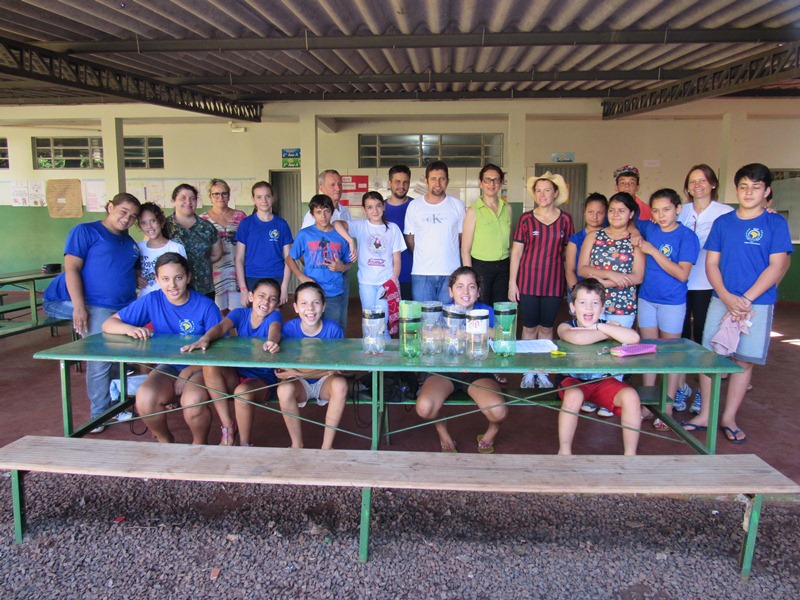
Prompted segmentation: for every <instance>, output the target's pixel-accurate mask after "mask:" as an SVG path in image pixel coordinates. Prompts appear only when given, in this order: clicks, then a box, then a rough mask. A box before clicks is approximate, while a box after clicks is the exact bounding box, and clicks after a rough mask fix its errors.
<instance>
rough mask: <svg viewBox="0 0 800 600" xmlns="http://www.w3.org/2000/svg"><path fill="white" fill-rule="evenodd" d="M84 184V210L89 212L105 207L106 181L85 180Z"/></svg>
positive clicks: (102, 209) (100, 210)
mask: <svg viewBox="0 0 800 600" xmlns="http://www.w3.org/2000/svg"><path fill="white" fill-rule="evenodd" d="M84 186H86V210H87V211H89V212H102V211H104V210H105V208H106V202H107V196H106V182H105V181H103V180H98V181H87V182H85V183H84Z"/></svg>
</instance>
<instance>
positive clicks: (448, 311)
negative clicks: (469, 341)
mask: <svg viewBox="0 0 800 600" xmlns="http://www.w3.org/2000/svg"><path fill="white" fill-rule="evenodd" d="M466 319H467V309H466V308H464V307H463V306H458V305H457V304H446V305H445V306H444V307H443V308H442V324H443V330H442V332H443V335H444V340H443V346H444V350H443V351H444V353H445V354H449V355H451V356H455V355H458V354H464V349H465V347H466V342H465V338H464V335H465V334H464V327H465V326H466Z"/></svg>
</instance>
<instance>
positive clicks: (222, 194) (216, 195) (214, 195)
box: [211, 192, 231, 198]
mask: <svg viewBox="0 0 800 600" xmlns="http://www.w3.org/2000/svg"><path fill="white" fill-rule="evenodd" d="M211 197H212V198H230V197H231V193H230V192H213V193H212V194H211Z"/></svg>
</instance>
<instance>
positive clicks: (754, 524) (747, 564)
mask: <svg viewBox="0 0 800 600" xmlns="http://www.w3.org/2000/svg"><path fill="white" fill-rule="evenodd" d="M763 499H764V496H763V495H761V494H756V495H755V496H751V497H750V502H749V503H748V505H747V509H746V510H745V512H744V522H743V523H742V526H743V527H744V531H745V538H744V544H743V545H742V554H741V556H740V557H739V566H740V567H741V568H742V577H749V576H750V568H751V567H752V566H753V552H754V551H755V549H756V535H757V534H758V519H759V517H760V516H761V504H762V501H763Z"/></svg>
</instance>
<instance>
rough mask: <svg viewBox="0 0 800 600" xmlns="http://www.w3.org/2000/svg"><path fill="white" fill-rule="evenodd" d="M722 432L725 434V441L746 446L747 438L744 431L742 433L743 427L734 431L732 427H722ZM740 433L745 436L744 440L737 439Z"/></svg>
mask: <svg viewBox="0 0 800 600" xmlns="http://www.w3.org/2000/svg"><path fill="white" fill-rule="evenodd" d="M720 430H721V431H722V433H724V434H725V439H726V440H728V441H729V442H730V443H731V444H744V443H745V442H746V441H747V436H746V435H745V433H744V431H742V429H741V427H740V428H739V429H733V428H732V427H723V426H720ZM740 433H741V434H742V435H744V437H743V438H738V437H736V436H738V435H739V434H740Z"/></svg>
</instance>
